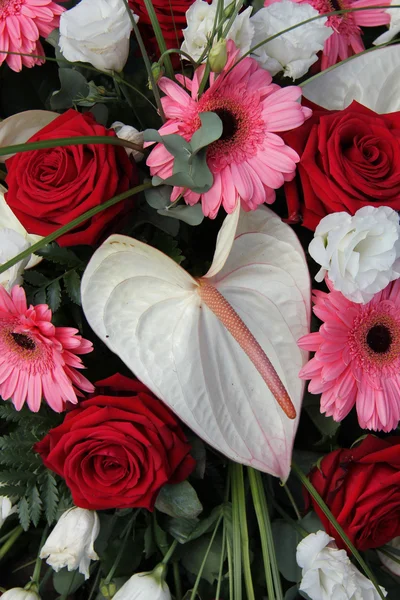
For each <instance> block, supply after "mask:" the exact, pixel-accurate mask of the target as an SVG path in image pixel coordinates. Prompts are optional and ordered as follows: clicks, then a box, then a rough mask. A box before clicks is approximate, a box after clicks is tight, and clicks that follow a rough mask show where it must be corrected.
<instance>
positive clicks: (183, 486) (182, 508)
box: [155, 481, 203, 518]
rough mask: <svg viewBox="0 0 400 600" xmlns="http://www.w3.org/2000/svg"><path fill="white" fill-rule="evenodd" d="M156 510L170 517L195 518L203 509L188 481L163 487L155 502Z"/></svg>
mask: <svg viewBox="0 0 400 600" xmlns="http://www.w3.org/2000/svg"><path fill="white" fill-rule="evenodd" d="M155 506H156V508H157V509H158V510H159V511H160V512H163V513H166V514H167V515H169V516H170V517H190V518H194V517H197V516H198V515H199V514H200V513H201V511H202V510H203V507H202V505H201V503H200V500H199V499H198V496H197V494H196V491H195V489H194V488H193V487H192V486H191V485H190V483H189V482H188V481H182V483H176V484H166V485H164V486H163V487H162V488H161V490H160V492H159V494H158V496H157V500H156V504H155Z"/></svg>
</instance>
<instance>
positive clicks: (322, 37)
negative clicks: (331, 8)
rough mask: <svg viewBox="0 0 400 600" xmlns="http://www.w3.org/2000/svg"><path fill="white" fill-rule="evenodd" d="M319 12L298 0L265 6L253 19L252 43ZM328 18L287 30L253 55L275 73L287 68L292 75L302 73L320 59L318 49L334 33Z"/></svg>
mask: <svg viewBox="0 0 400 600" xmlns="http://www.w3.org/2000/svg"><path fill="white" fill-rule="evenodd" d="M316 16H318V11H317V10H315V9H314V8H313V7H312V6H311V5H310V4H297V3H296V2H290V1H289V0H283V1H282V2H275V3H274V4H271V5H270V6H267V7H265V8H262V9H261V10H259V11H258V12H257V13H256V14H255V15H254V16H253V17H251V19H250V21H251V23H252V24H253V25H254V37H253V42H252V46H256V45H257V44H259V43H260V42H262V41H263V40H265V39H266V38H268V37H270V36H272V35H274V34H275V33H278V32H279V31H282V30H284V29H286V28H287V27H290V26H291V25H296V24H297V23H301V22H302V21H305V20H306V19H310V18H312V17H316ZM326 19H327V18H326V17H323V18H322V19H318V20H316V21H313V22H311V23H307V24H305V25H302V26H301V27H297V29H293V30H292V31H288V32H287V33H283V34H282V35H280V36H279V37H277V38H276V39H274V40H272V41H271V42H268V43H267V44H264V45H263V46H260V48H258V49H257V50H255V51H254V54H252V57H253V58H255V59H256V61H257V62H258V63H259V65H260V66H261V67H262V68H263V69H266V70H267V71H269V72H270V73H271V75H276V74H277V73H279V72H280V71H283V74H284V75H285V76H286V77H291V78H292V79H298V78H299V77H302V76H303V75H304V74H305V73H307V71H308V69H309V68H310V67H311V65H312V64H314V63H315V62H316V61H317V60H318V57H317V52H319V51H320V50H322V49H323V47H324V43H325V41H326V40H327V39H328V37H329V36H330V35H332V33H333V30H332V29H331V28H330V27H326V26H325V23H326Z"/></svg>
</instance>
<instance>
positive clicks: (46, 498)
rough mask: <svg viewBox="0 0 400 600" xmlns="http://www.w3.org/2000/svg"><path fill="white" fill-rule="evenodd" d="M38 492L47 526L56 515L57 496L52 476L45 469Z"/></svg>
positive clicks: (55, 484) (55, 483)
mask: <svg viewBox="0 0 400 600" xmlns="http://www.w3.org/2000/svg"><path fill="white" fill-rule="evenodd" d="M40 492H41V497H42V499H43V504H44V510H45V514H46V519H47V522H48V524H49V525H51V524H52V523H53V521H54V520H55V518H56V515H57V506H58V498H59V494H58V488H57V482H56V480H55V478H54V475H53V474H52V472H51V471H49V470H48V469H46V472H45V473H44V476H43V480H42V481H41V483H40Z"/></svg>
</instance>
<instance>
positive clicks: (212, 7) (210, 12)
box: [182, 0, 254, 60]
mask: <svg viewBox="0 0 400 600" xmlns="http://www.w3.org/2000/svg"><path fill="white" fill-rule="evenodd" d="M230 4H232V0H224V7H225V8H226V7H227V6H229V5H230ZM217 7H218V0H213V2H212V4H208V3H207V2H205V1H203V0H196V1H195V2H194V3H193V4H192V5H191V7H190V8H189V9H188V10H187V11H186V21H187V25H188V26H187V28H186V29H184V30H183V37H184V41H183V44H182V50H183V51H184V52H187V54H189V55H190V56H191V57H192V58H193V59H194V60H199V58H200V57H201V55H202V54H203V52H204V50H205V48H206V46H207V44H208V41H209V39H210V37H211V34H212V31H213V27H214V20H215V16H216V14H217ZM252 10H253V9H252V8H251V7H249V8H246V10H244V11H243V12H242V13H240V14H239V15H238V16H237V17H236V19H235V20H234V22H233V23H232V26H231V28H230V30H229V32H228V33H227V36H226V39H228V40H233V41H234V42H235V45H236V47H237V48H240V56H241V55H243V54H245V53H246V52H248V50H250V47H251V43H252V38H253V33H254V27H253V25H252V24H251V22H250V15H251V12H252ZM227 21H228V19H227V20H226V22H227ZM204 60H205V59H204Z"/></svg>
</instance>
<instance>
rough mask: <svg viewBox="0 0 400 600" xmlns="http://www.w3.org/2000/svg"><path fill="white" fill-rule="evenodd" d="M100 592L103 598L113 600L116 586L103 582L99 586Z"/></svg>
mask: <svg viewBox="0 0 400 600" xmlns="http://www.w3.org/2000/svg"><path fill="white" fill-rule="evenodd" d="M100 592H101V593H102V594H103V596H104V598H113V597H114V596H115V594H116V593H117V586H116V585H115V583H112V582H111V583H106V582H105V581H104V582H103V583H101V584H100Z"/></svg>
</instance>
